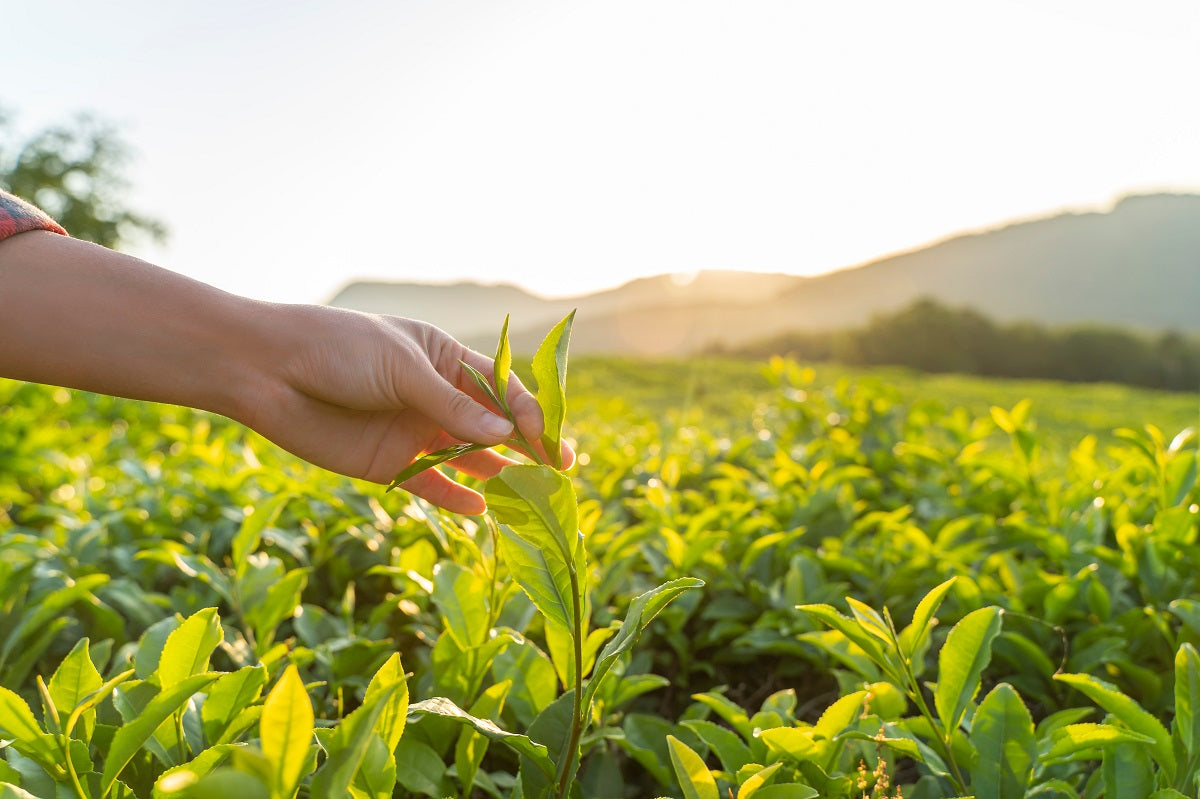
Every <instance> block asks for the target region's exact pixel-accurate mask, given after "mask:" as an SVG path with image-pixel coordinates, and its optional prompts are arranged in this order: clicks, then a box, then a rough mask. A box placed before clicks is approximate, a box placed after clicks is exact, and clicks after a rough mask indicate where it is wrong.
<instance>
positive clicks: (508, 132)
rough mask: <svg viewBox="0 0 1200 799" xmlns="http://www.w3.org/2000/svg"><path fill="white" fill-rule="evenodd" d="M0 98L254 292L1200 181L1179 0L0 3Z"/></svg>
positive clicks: (661, 258) (306, 292)
mask: <svg viewBox="0 0 1200 799" xmlns="http://www.w3.org/2000/svg"><path fill="white" fill-rule="evenodd" d="M0 41H3V42H4V45H3V49H2V51H0V52H2V53H3V56H2V58H3V60H4V61H5V62H6V75H7V78H8V79H7V80H6V81H5V83H4V85H3V86H0V107H3V108H5V109H7V110H8V111H9V112H10V113H12V114H15V116H16V123H17V127H18V129H19V130H20V131H22V132H23V133H25V134H28V133H31V132H33V131H35V130H37V129H39V128H40V127H42V126H45V125H48V124H55V123H60V122H63V121H66V120H68V119H70V118H71V117H72V116H73V115H74V114H76V113H78V112H81V111H88V112H92V113H94V114H96V115H98V116H100V117H103V118H104V119H106V120H108V121H110V122H112V123H113V124H114V125H115V126H116V127H117V128H118V129H119V131H120V132H121V135H122V137H123V138H124V139H125V141H126V142H127V143H128V144H129V145H130V146H131V148H132V150H133V151H134V153H135V158H134V160H133V161H132V162H131V163H130V165H129V167H128V176H129V178H130V180H131V183H132V187H131V189H130V191H129V194H128V202H129V204H130V205H131V206H132V207H133V208H135V209H136V210H139V211H142V212H144V213H148V214H151V215H153V216H156V217H157V218H159V219H161V220H162V221H163V222H164V223H165V224H166V225H167V227H168V229H169V231H170V236H169V239H168V240H167V242H166V243H165V244H163V245H156V244H151V243H147V242H132V243H130V244H129V245H128V247H127V249H128V251H130V252H132V253H133V254H135V255H138V256H140V257H143V258H146V259H147V260H150V261H153V262H154V263H157V264H160V265H162V266H166V267H168V268H170V269H173V270H175V271H178V272H182V273H184V274H187V275H190V276H192V277H195V278H197V279H200V280H204V281H206V282H209V283H212V284H214V285H217V286H220V287H221V288H224V289H226V290H229V291H233V292H236V293H238V294H243V295H246V296H251V297H256V298H259V299H266V300H276V301H282V302H321V301H324V300H326V299H328V298H329V297H330V296H332V295H333V294H334V293H335V292H336V291H337V289H338V288H339V287H340V286H341V285H343V284H344V283H346V282H348V281H350V280H354V279H382V280H394V281H422V282H439V283H441V282H449V281H456V280H479V281H483V282H488V283H497V282H505V283H515V284H517V285H520V286H523V287H525V288H527V289H529V290H531V291H533V292H535V293H538V294H541V295H544V296H564V295H569V294H574V293H583V292H588V291H594V290H597V289H601V288H607V287H611V286H615V285H618V284H620V283H622V282H625V281H627V280H630V279H632V278H635V277H638V276H644V275H650V274H661V273H676V272H679V273H688V272H694V271H696V270H700V269H746V270H752V271H763V272H785V273H790V274H816V273H820V272H824V271H829V270H832V269H837V268H842V267H847V266H851V265H854V264H857V263H861V262H864V261H867V260H870V259H873V258H876V257H880V256H883V255H885V254H888V253H891V252H895V251H900V250H906V249H911V248H914V247H918V246H921V245H923V244H926V243H929V242H931V241H934V240H937V239H940V238H944V237H946V236H949V235H952V234H954V233H956V232H960V231H964V230H971V229H980V228H987V227H993V226H997V225H999V224H1002V223H1004V222H1006V221H1009V220H1013V219H1022V218H1030V217H1036V216H1044V215H1047V214H1050V213H1053V212H1056V211H1058V210H1061V209H1098V208H1104V207H1107V206H1109V205H1110V204H1111V203H1112V202H1113V201H1114V200H1116V199H1117V198H1119V197H1120V196H1122V195H1125V194H1129V193H1143V192H1150V191H1160V190H1173V191H1200V147H1197V146H1196V142H1197V141H1200V103H1197V102H1196V78H1197V76H1198V75H1200V3H1197V2H1195V0H1141V2H1138V3H1130V2H1127V1H1125V0H1122V1H1121V2H1109V1H1108V0H1005V1H1004V2H961V0H930V1H923V0H913V2H906V3H896V2H894V1H880V2H866V1H862V2H855V1H853V0H850V1H848V2H840V3H828V2H821V3H818V2H808V1H807V0H719V1H718V0H605V1H604V2H577V1H575V0H511V2H501V1H500V0H390V1H385V0H338V1H337V2H332V0H329V1H327V2H311V1H306V0H287V1H286V2H284V1H273V2H266V1H265V0H237V2H233V1H232V0H207V1H206V2H204V3H197V2H193V3H180V2H162V1H161V0H108V1H107V2H104V3H97V2H95V0H38V2H23V1H22V0H0Z"/></svg>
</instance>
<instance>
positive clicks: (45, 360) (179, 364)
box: [0, 231, 274, 418]
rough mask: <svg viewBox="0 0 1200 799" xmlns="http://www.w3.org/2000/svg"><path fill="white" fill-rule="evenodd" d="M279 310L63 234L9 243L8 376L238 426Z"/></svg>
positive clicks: (1, 368) (3, 273)
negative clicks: (207, 413)
mask: <svg viewBox="0 0 1200 799" xmlns="http://www.w3.org/2000/svg"><path fill="white" fill-rule="evenodd" d="M272 313H274V306H269V305H265V304H259V303H255V302H252V301H250V300H246V299H243V298H240V297H236V296H234V295H231V294H228V293H226V292H223V291H220V290H218V289H215V288H213V287H211V286H208V285H205V284H203V283H199V282H197V281H194V280H191V279H190V278H187V277H184V276H182V275H178V274H175V273H173V272H169V271H167V270H164V269H160V268H158V267H156V266H153V265H151V264H148V263H146V262H144V261H141V260H138V259H136V258H133V257H130V256H127V255H122V254H120V253H116V252H113V251H111V250H107V249H104V248H103V247H98V246H96V245H93V244H89V243H87V242H82V241H78V240H75V239H69V238H66V237H64V236H59V235H56V234H53V233H46V232H39V231H34V232H29V233H23V234H20V235H17V236H13V237H11V238H8V239H5V240H3V241H0V376H4V377H13V378H17V379H21V380H31V381H35V382H40V383H50V384H53V385H61V386H67V387H71V388H80V389H85V390H88V391H97V392H102V393H106V394H114V395H118V396H123V397H131V398H135V399H144V400H153V401H158V402H168V403H175V404H180V405H189V406H192V407H198V408H204V409H206V410H211V411H215V412H217V413H222V414H224V415H226V416H232V417H234V418H238V417H239V416H242V415H243V413H244V409H245V405H246V397H247V394H248V393H249V392H252V391H253V387H254V386H255V385H256V384H258V383H261V382H263V381H264V380H265V370H264V364H265V362H266V360H267V358H266V353H265V352H264V349H266V348H267V347H269V340H268V335H267V331H268V330H269V326H268V325H267V324H264V323H261V320H262V319H263V318H264V317H266V316H269V315H270V314H272Z"/></svg>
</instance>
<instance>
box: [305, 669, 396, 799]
mask: <svg viewBox="0 0 1200 799" xmlns="http://www.w3.org/2000/svg"><path fill="white" fill-rule="evenodd" d="M402 685H404V683H403V682H394V683H392V684H391V685H386V686H384V687H382V688H380V689H378V691H377V692H376V693H375V694H374V695H373V696H372V697H371V700H370V701H367V702H363V704H362V706H361V707H359V708H358V709H357V710H355V711H354V712H353V713H351V714H350V715H349V716H346V718H344V719H342V720H341V722H340V723H339V724H338V725H337V727H336V728H335V729H334V733H333V735H332V736H331V737H330V740H329V743H328V745H327V746H326V750H327V756H326V758H325V762H324V763H323V764H322V765H321V768H319V769H317V773H316V774H315V775H314V776H313V780H312V789H311V790H310V791H309V793H310V795H312V796H331V797H332V796H344V795H346V793H347V791H348V790H349V788H350V783H351V782H352V781H353V780H354V774H355V772H356V771H358V768H359V766H360V765H361V764H362V762H363V758H365V757H366V755H367V747H368V746H370V743H371V739H372V738H374V737H375V726H376V724H378V722H379V719H380V717H381V716H383V713H384V711H385V710H386V709H387V704H388V702H389V701H390V700H391V698H392V696H393V695H394V694H395V693H396V692H397V691H398V690H400V687H401V686H402Z"/></svg>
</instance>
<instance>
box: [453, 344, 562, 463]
mask: <svg viewBox="0 0 1200 799" xmlns="http://www.w3.org/2000/svg"><path fill="white" fill-rule="evenodd" d="M463 360H464V361H465V362H466V363H468V364H469V365H470V366H471V367H473V368H474V369H476V370H478V371H479V372H480V373H482V374H485V375H487V376H488V377H489V378H491V376H492V373H493V371H494V370H495V362H494V361H493V360H492V359H491V358H489V357H488V356H486V355H483V354H481V353H478V352H475V351H474V350H468V351H467V352H466V353H465V354H464V355H463ZM463 381H464V382H463V384H464V385H466V386H467V387H468V389H470V388H473V387H474V381H472V380H471V378H470V377H469V376H467V375H463ZM492 388H493V389H495V385H493V386H492ZM504 399H505V401H507V402H508V408H509V410H511V411H512V414H513V418H514V419H516V422H517V427H518V428H520V430H521V434H522V435H524V436H525V437H526V438H527V439H529V440H530V441H536V440H537V439H539V438H541V436H542V431H543V430H544V429H545V423H544V422H543V420H542V408H541V406H539V405H538V404H537V400H536V399H534V396H533V394H531V393H529V389H527V388H525V384H524V383H522V382H521V378H520V377H518V376H517V374H516V373H515V372H510V373H509V376H508V390H507V391H506V392H505V396H504Z"/></svg>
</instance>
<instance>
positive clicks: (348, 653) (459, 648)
mask: <svg viewBox="0 0 1200 799" xmlns="http://www.w3.org/2000/svg"><path fill="white" fill-rule="evenodd" d="M517 371H518V372H521V373H522V374H527V372H526V371H524V370H522V369H521V368H520V367H518V369H517ZM567 396H568V409H569V410H568V420H567V433H568V435H569V436H570V437H571V438H572V439H573V440H574V441H575V442H576V448H577V450H578V451H579V452H580V453H582V456H581V458H580V459H579V463H578V464H577V465H576V467H575V468H574V469H573V470H572V473H571V475H570V481H569V483H568V481H566V480H563V482H562V485H563V486H573V489H574V493H575V498H571V497H568V496H566V493H564V492H568V493H569V490H570V489H569V488H561V487H560V486H559V485H558V484H557V483H555V484H553V485H549V484H547V483H545V481H546V480H551V479H558V478H557V477H553V478H552V477H550V476H548V475H557V473H555V472H553V471H552V470H550V469H549V467H528V469H529V470H530V471H529V472H527V473H526V472H523V473H522V474H525V475H527V476H526V477H523V478H521V480H517V479H515V478H514V479H512V480H510V481H509V482H508V483H505V484H499V483H497V484H495V485H492V484H489V499H490V501H491V504H492V507H493V509H494V511H495V513H496V516H497V517H498V518H499V523H497V521H496V520H495V519H493V518H492V517H481V518H463V517H451V516H447V515H443V514H440V513H437V512H434V511H433V510H431V509H429V508H428V507H425V506H422V505H418V504H416V503H414V502H412V501H411V500H410V498H409V497H408V496H407V495H405V494H404V493H403V492H400V491H395V492H391V493H385V492H384V491H383V489H382V487H380V486H375V485H370V484H366V483H360V482H355V481H351V480H347V479H343V478H340V477H336V476H333V475H330V474H329V473H326V472H322V471H320V470H317V469H315V468H312V467H310V466H308V465H307V464H304V463H302V462H300V461H298V460H297V459H295V458H292V457H291V456H288V455H286V454H285V453H282V452H281V451H279V450H278V449H276V448H275V447H273V446H272V445H270V444H269V443H267V442H265V441H264V440H262V439H261V438H259V437H257V436H256V435H254V434H249V433H247V431H246V430H245V429H244V428H242V427H240V426H238V425H236V424H233V423H231V422H228V421H226V420H224V419H221V418H219V417H213V416H210V415H206V414H202V413H198V412H193V411H190V410H186V409H180V408H175V407H167V406H157V405H150V404H145V403H136V402H129V401H125V400H119V399H114V398H110V397H102V396H96V395H90V394H84V393H75V392H68V391H66V390H63V389H56V388H48V387H44V386H36V385H29V384H21V383H15V382H4V381H0V686H2V687H0V755H2V757H0V799H9V798H10V797H31V796H32V797H41V798H42V799H59V798H60V797H72V798H73V799H79V798H80V797H85V798H86V799H103V797H139V798H140V799H149V798H150V797H156V798H159V797H221V799H231V798H232V797H269V799H277V798H278V797H293V796H308V797H318V798H320V799H325V798H326V797H355V799H359V798H360V797H361V798H369V799H376V798H378V799H383V798H384V797H393V796H431V797H444V796H453V797H468V796H476V797H483V796H494V797H509V796H520V797H525V798H526V799H532V797H535V796H554V797H560V796H574V797H583V798H587V797H614V798H616V797H629V798H630V799H632V798H634V797H655V796H670V797H684V798H686V799H726V797H737V799H749V798H750V797H757V798H758V799H789V798H792V799H797V798H799V799H803V798H804V797H817V796H819V797H847V798H849V797H855V798H856V799H857V798H858V797H864V796H865V797H871V798H872V799H880V798H881V797H900V796H903V797H907V798H908V799H920V798H922V797H924V798H926V799H928V798H930V797H959V796H963V797H965V796H975V797H978V798H979V799H985V798H987V797H1027V796H1028V797H1045V798H1046V799H1053V798H1054V797H1063V798H1067V797H1070V798H1074V797H1102V796H1103V797H1109V798H1110V799H1116V798H1118V797H1119V798H1121V799H1125V798H1126V797H1136V798H1138V799H1143V798H1148V797H1154V799H1168V798H1170V797H1179V796H1184V797H1197V796H1198V793H1197V791H1198V787H1197V777H1198V775H1200V654H1198V650H1197V646H1200V593H1198V591H1200V586H1198V584H1197V583H1198V581H1200V544H1198V540H1197V537H1198V533H1200V486H1198V481H1197V464H1198V460H1200V455H1198V450H1197V437H1196V435H1195V433H1194V431H1193V429H1194V428H1196V427H1197V426H1200V396H1197V395H1194V394H1193V395H1183V394H1163V393H1153V392H1145V391H1135V390H1128V389H1122V388H1117V387H1112V386H1083V385H1070V386H1065V385H1058V384H1046V383H1019V382H988V381H982V380H974V379H968V378H963V377H954V376H926V375H915V374H911V373H906V372H900V371H875V372H870V373H867V372H855V371H849V370H843V369H838V368H834V367H820V368H817V369H815V370H814V369H809V368H805V367H802V366H801V365H799V364H796V363H792V362H782V361H777V362H774V363H772V364H769V365H768V364H761V363H758V364H756V363H747V362H739V361H733V360H712V361H697V362H687V363H684V362H661V363H645V362H626V361H617V360H600V359H579V360H577V361H576V362H574V363H572V364H571V373H570V382H569V390H568V395H567ZM539 470H540V471H539ZM547 485H549V487H548V488H547V487H546V486H547ZM535 489H536V490H535ZM531 492H532V493H531ZM538 492H541V493H538ZM534 494H536V495H537V496H538V497H545V498H547V499H546V503H548V504H547V511H546V513H545V514H530V513H528V512H527V511H525V510H521V509H520V508H525V507H527V506H524V505H522V506H520V507H518V505H517V504H513V503H514V502H515V499H513V498H514V497H516V498H521V497H525V496H526V495H530V496H532V495H534ZM576 499H577V505H576V504H575V501H576ZM510 500H513V502H510ZM550 506H552V507H550ZM534 517H536V518H534ZM564 518H567V519H569V520H571V522H572V525H573V524H574V523H575V522H577V528H578V530H579V531H580V532H581V533H582V536H576V535H575V529H573V527H572V525H567V526H568V527H572V529H566V530H562V529H558V527H561V526H563V525H561V524H559V522H556V521H555V520H556V519H557V520H559V521H561V520H562V519H564ZM556 525H557V526H556ZM514 531H515V532H514ZM530 542H534V543H532V544H531V543H530ZM539 542H540V543H539Z"/></svg>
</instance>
